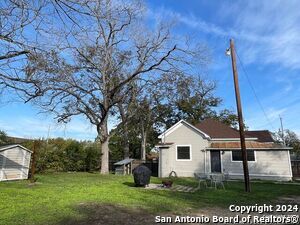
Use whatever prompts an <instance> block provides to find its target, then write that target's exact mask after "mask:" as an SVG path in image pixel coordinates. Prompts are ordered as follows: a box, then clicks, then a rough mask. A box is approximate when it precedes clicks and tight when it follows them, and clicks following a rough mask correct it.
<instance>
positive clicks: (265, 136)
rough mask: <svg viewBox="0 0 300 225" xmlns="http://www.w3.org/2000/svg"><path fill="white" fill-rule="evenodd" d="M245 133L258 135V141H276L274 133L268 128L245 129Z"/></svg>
mask: <svg viewBox="0 0 300 225" xmlns="http://www.w3.org/2000/svg"><path fill="white" fill-rule="evenodd" d="M245 134H247V135H249V136H252V137H256V138H257V141H258V142H274V139H273V137H272V134H271V133H270V131H268V130H251V131H245Z"/></svg>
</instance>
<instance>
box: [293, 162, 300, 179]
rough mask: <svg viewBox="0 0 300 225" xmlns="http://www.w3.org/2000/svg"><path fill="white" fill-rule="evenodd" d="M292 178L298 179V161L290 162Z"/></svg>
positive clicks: (299, 175) (299, 168)
mask: <svg viewBox="0 0 300 225" xmlns="http://www.w3.org/2000/svg"><path fill="white" fill-rule="evenodd" d="M291 164H292V171H293V177H300V160H292V161H291Z"/></svg>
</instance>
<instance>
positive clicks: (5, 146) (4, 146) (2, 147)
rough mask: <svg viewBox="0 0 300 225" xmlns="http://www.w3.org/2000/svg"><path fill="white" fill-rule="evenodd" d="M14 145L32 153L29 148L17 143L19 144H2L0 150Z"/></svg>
mask: <svg viewBox="0 0 300 225" xmlns="http://www.w3.org/2000/svg"><path fill="white" fill-rule="evenodd" d="M14 147H20V148H22V149H24V150H26V151H28V152H31V153H32V151H31V150H29V149H28V148H25V147H24V146H22V145H19V144H16V145H3V146H0V152H2V151H5V150H7V149H11V148H14Z"/></svg>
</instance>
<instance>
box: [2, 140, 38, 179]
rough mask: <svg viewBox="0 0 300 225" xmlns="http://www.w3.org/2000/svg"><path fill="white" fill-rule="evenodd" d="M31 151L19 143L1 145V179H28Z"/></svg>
mask: <svg viewBox="0 0 300 225" xmlns="http://www.w3.org/2000/svg"><path fill="white" fill-rule="evenodd" d="M31 153H32V151H30V150H29V149H27V148H25V147H23V146H22V145H19V144H16V145H6V146H0V181H5V180H22V179H27V178H28V171H29V165H30V159H31Z"/></svg>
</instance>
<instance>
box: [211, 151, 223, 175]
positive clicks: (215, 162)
mask: <svg viewBox="0 0 300 225" xmlns="http://www.w3.org/2000/svg"><path fill="white" fill-rule="evenodd" d="M210 164H211V172H212V173H221V156H220V151H210Z"/></svg>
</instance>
